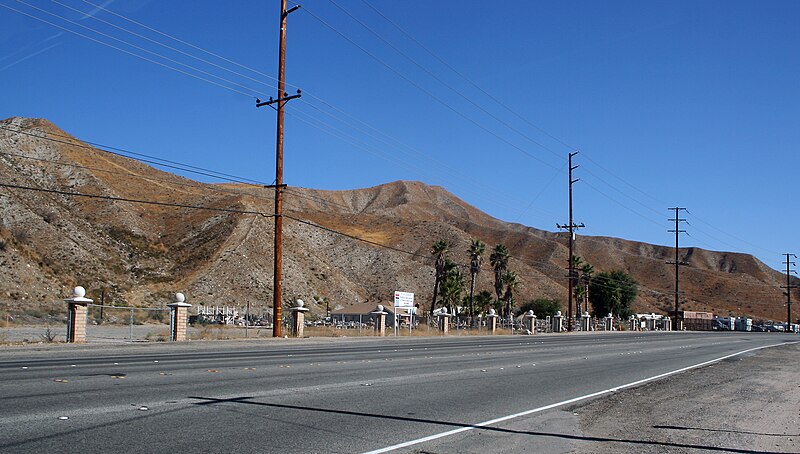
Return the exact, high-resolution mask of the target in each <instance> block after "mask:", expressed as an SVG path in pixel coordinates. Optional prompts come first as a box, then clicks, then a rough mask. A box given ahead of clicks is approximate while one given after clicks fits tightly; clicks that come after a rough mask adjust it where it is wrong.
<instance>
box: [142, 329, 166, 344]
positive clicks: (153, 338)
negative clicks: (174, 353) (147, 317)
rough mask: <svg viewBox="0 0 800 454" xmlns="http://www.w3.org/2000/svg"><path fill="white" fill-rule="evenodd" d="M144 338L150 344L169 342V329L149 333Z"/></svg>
mask: <svg viewBox="0 0 800 454" xmlns="http://www.w3.org/2000/svg"><path fill="white" fill-rule="evenodd" d="M144 338H145V339H147V340H148V341H150V342H166V341H168V340H169V329H159V330H156V331H150V332H149V333H147V335H146V336H145V337H144Z"/></svg>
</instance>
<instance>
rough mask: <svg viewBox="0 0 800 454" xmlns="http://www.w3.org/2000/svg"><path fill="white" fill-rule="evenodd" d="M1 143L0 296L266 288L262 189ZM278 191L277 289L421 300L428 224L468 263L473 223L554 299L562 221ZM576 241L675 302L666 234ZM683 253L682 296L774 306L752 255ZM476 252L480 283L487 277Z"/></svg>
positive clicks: (531, 291) (55, 135) (775, 311)
mask: <svg viewBox="0 0 800 454" xmlns="http://www.w3.org/2000/svg"><path fill="white" fill-rule="evenodd" d="M0 153H2V154H0V184H2V185H4V186H3V187H0V219H1V220H2V223H1V224H0V267H2V270H3V272H2V274H0V310H2V311H7V312H11V313H26V312H27V313H32V312H36V311H39V312H41V311H44V310H51V311H55V312H58V311H60V310H61V309H62V305H63V304H62V303H61V300H62V299H63V298H64V297H65V296H67V295H68V294H69V289H70V288H71V287H73V286H75V285H79V284H80V285H83V286H85V287H86V288H87V289H88V290H89V292H90V296H93V297H95V298H97V297H98V295H99V294H100V292H101V290H103V289H105V290H106V295H107V301H111V302H113V303H114V304H118V305H123V304H133V305H148V306H155V305H160V304H163V303H164V302H167V301H168V299H169V295H171V294H172V293H174V292H175V291H182V292H184V293H186V295H187V299H188V300H189V301H190V302H193V303H195V304H199V303H203V304H233V305H236V304H239V305H241V304H243V303H244V302H246V301H249V302H251V303H252V304H255V305H257V306H258V305H262V306H266V305H267V302H268V301H271V299H272V260H273V258H272V229H273V223H272V218H271V217H269V216H263V215H260V214H258V213H266V214H269V213H271V212H272V210H273V208H272V192H271V190H268V189H264V188H261V187H258V186H245V185H237V184H204V183H198V182H195V181H192V180H188V179H186V178H182V177H179V176H176V175H173V174H171V173H167V172H163V171H160V170H157V169H154V168H153V167H150V166H148V165H146V164H142V163H140V162H138V161H134V160H131V159H128V158H125V157H121V156H118V155H114V154H110V153H108V152H105V151H100V150H97V149H94V148H92V147H91V146H88V145H86V144H84V143H82V142H80V141H78V140H76V139H74V138H73V137H71V136H69V135H68V134H67V133H65V132H64V131H61V130H60V129H58V128H57V127H56V126H54V125H53V124H51V123H49V122H48V121H46V120H40V119H26V118H10V119H7V120H3V121H2V122H0ZM76 193H78V194H92V195H95V196H100V197H106V198H97V197H93V198H89V197H80V196H76V195H74V194H76ZM120 199H124V200H120ZM285 200H286V209H287V214H288V215H289V216H290V218H287V219H286V222H285V224H284V229H285V243H284V253H285V254H284V289H285V290H284V291H285V297H286V298H287V299H289V298H298V297H299V298H303V299H304V300H306V301H307V302H309V303H310V306H311V307H312V309H314V310H316V311H321V310H324V308H320V307H318V306H317V305H315V304H314V303H313V302H312V301H313V297H324V298H328V299H329V301H330V302H331V308H335V307H342V306H347V305H351V304H355V303H363V302H374V303H376V304H377V303H379V302H382V303H385V302H387V301H388V300H389V298H390V297H391V295H392V292H393V291H394V290H405V291H411V292H414V293H415V294H416V295H417V298H418V301H419V302H421V303H423V304H425V303H427V302H428V301H430V299H431V292H432V282H433V268H432V260H431V259H430V258H429V248H430V246H431V244H432V243H433V242H434V241H435V240H437V239H446V240H448V241H450V242H451V243H452V248H451V251H452V252H451V254H450V256H451V258H453V259H454V260H456V261H459V262H461V263H465V264H466V263H468V261H469V259H468V257H467V254H466V250H467V248H468V245H469V241H470V239H472V238H480V239H482V240H483V241H484V242H486V243H487V244H488V245H490V246H493V245H495V244H498V243H503V244H505V245H506V246H507V247H508V248H509V250H510V251H511V253H512V255H513V258H512V260H511V263H510V269H512V270H514V271H516V272H517V273H518V274H519V275H520V276H521V281H522V284H521V286H520V289H519V291H518V300H520V301H521V300H527V299H531V298H535V297H549V298H558V299H561V300H565V299H566V289H565V285H566V279H564V276H565V271H564V269H563V267H564V265H565V264H566V262H567V249H566V236H565V235H564V234H560V233H551V232H545V231H542V230H537V229H534V228H530V227H525V226H522V225H519V224H511V223H507V222H503V221H500V220H498V219H495V218H492V217H490V216H488V215H486V214H485V213H482V212H481V211H479V210H477V209H475V208H474V207H472V206H470V205H468V204H466V203H464V202H463V201H461V200H459V199H458V198H457V197H455V196H453V195H452V194H450V193H449V192H447V191H446V190H445V189H443V188H440V187H433V186H428V185H425V184H423V183H420V182H410V181H398V182H394V183H388V184H384V185H381V186H377V187H374V188H368V189H357V190H349V191H321V190H314V189H304V188H296V187H291V188H288V189H287V192H286V199H285ZM137 201H149V202H156V203H158V204H144V203H140V202H137ZM201 208H213V209H214V210H210V209H201ZM222 210H228V211H222ZM301 221H306V222H301ZM318 225H319V226H325V227H326V228H328V229H330V230H326V229H321V228H319V227H318ZM337 232H338V233H337ZM342 234H344V235H342ZM354 238H360V239H364V240H368V241H367V242H365V241H359V240H357V239H354ZM376 244H379V245H384V246H388V248H387V247H381V246H377V245H376ZM576 253H577V254H578V255H580V256H582V257H583V258H584V259H585V260H587V261H588V262H590V263H592V264H593V265H594V266H595V268H596V269H597V270H598V271H605V270H613V269H623V270H625V271H627V272H629V273H630V274H632V275H633V276H634V277H635V278H636V279H637V280H638V281H639V282H640V283H641V291H640V297H639V300H638V301H637V307H636V309H638V310H640V311H661V312H664V311H665V310H667V309H668V308H670V307H671V306H672V293H671V292H672V290H673V289H672V285H673V282H674V274H673V268H672V267H670V266H668V265H667V264H666V262H667V261H668V260H671V259H672V257H673V254H674V250H672V249H670V248H665V247H661V246H654V245H649V244H643V243H637V242H632V241H626V240H622V239H617V238H601V237H579V238H578V241H577V252H576ZM680 255H681V256H682V258H683V259H684V260H686V261H687V262H688V263H689V266H686V267H683V268H682V270H681V281H682V290H683V292H684V296H685V300H686V303H685V307H686V308H687V309H700V310H712V311H714V312H716V313H720V314H723V315H728V314H736V315H740V314H742V315H745V314H746V315H751V316H754V317H756V318H767V319H776V320H782V319H783V318H784V317H785V308H784V307H783V303H782V301H783V299H784V297H783V295H782V291H781V289H780V288H779V287H780V285H781V284H782V282H783V279H784V278H783V277H782V275H781V274H780V273H778V272H777V271H775V270H772V269H770V268H769V267H767V266H765V265H764V264H763V263H761V262H760V261H758V260H757V259H755V258H754V257H752V256H750V255H746V254H737V253H725V252H712V251H706V250H702V249H686V250H681V251H680ZM487 256H488V253H487ZM484 268H485V271H484V272H482V273H481V274H480V275H479V282H478V284H477V288H478V289H479V290H480V289H486V290H491V289H492V283H491V272H490V270H489V268H488V264H487V265H484Z"/></svg>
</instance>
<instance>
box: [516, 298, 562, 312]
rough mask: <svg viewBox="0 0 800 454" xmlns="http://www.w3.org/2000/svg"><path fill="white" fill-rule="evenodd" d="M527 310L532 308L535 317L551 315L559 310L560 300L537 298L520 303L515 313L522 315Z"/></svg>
mask: <svg viewBox="0 0 800 454" xmlns="http://www.w3.org/2000/svg"><path fill="white" fill-rule="evenodd" d="M529 310H533V313H534V314H535V315H536V316H537V317H547V316H548V315H549V316H551V317H552V316H553V315H556V312H558V311H560V310H561V302H560V301H558V300H552V299H547V298H537V299H535V300H532V301H528V302H527V303H524V304H522V305H521V306H520V307H519V308H518V309H517V312H516V313H517V315H522V314H524V313H525V312H528V311H529Z"/></svg>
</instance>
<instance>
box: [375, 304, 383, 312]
mask: <svg viewBox="0 0 800 454" xmlns="http://www.w3.org/2000/svg"><path fill="white" fill-rule="evenodd" d="M375 312H383V304H378V305H377V306H375Z"/></svg>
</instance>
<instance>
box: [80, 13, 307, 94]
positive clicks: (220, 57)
mask: <svg viewBox="0 0 800 454" xmlns="http://www.w3.org/2000/svg"><path fill="white" fill-rule="evenodd" d="M81 1H83V2H84V3H86V4H89V5H91V6H93V7H95V8H97V9H98V10H102V11H105V12H107V13H109V14H112V15H114V16H117V17H119V18H120V19H124V20H126V21H128V22H130V23H132V24H135V25H138V26H140V27H142V28H144V29H147V30H150V31H152V32H154V33H157V34H159V35H161V36H164V37H166V38H169V39H171V40H173V41H176V42H179V43H181V44H183V45H186V46H189V47H191V48H193V49H196V50H199V51H201V52H203V53H206V54H208V55H211V56H212V57H215V58H219V59H220V60H223V61H225V62H227V63H230V64H232V65H235V66H237V67H239V68H242V69H246V70H248V71H251V72H253V73H254V74H258V75H259V76H264V77H267V78H269V79H272V80H274V81H276V82H277V81H278V79H277V78H276V77H275V76H271V75H269V74H266V73H264V72H261V71H258V70H256V69H253V68H251V67H249V66H245V65H243V64H241V63H238V62H236V61H234V60H231V59H228V58H226V57H223V56H222V55H219V54H216V53H214V52H211V51H210V50H207V49H204V48H202V47H199V46H197V45H195V44H192V43H190V42H187V41H184V40H182V39H180V38H177V37H175V36H173V35H170V34H168V33H165V32H163V31H161V30H158V29H156V28H153V27H150V26H148V25H145V24H143V23H141V22H137V21H135V20H133V19H131V18H129V17H126V16H123V15H122V14H119V13H116V12H114V11H112V10H110V9H108V8H107V7H105V6H103V5H97V4H95V3H92V2H90V1H87V0H81ZM286 85H289V86H290V87H294V88H299V87H297V86H295V85H292V84H290V83H288V82H287V83H286ZM273 88H274V87H273Z"/></svg>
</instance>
